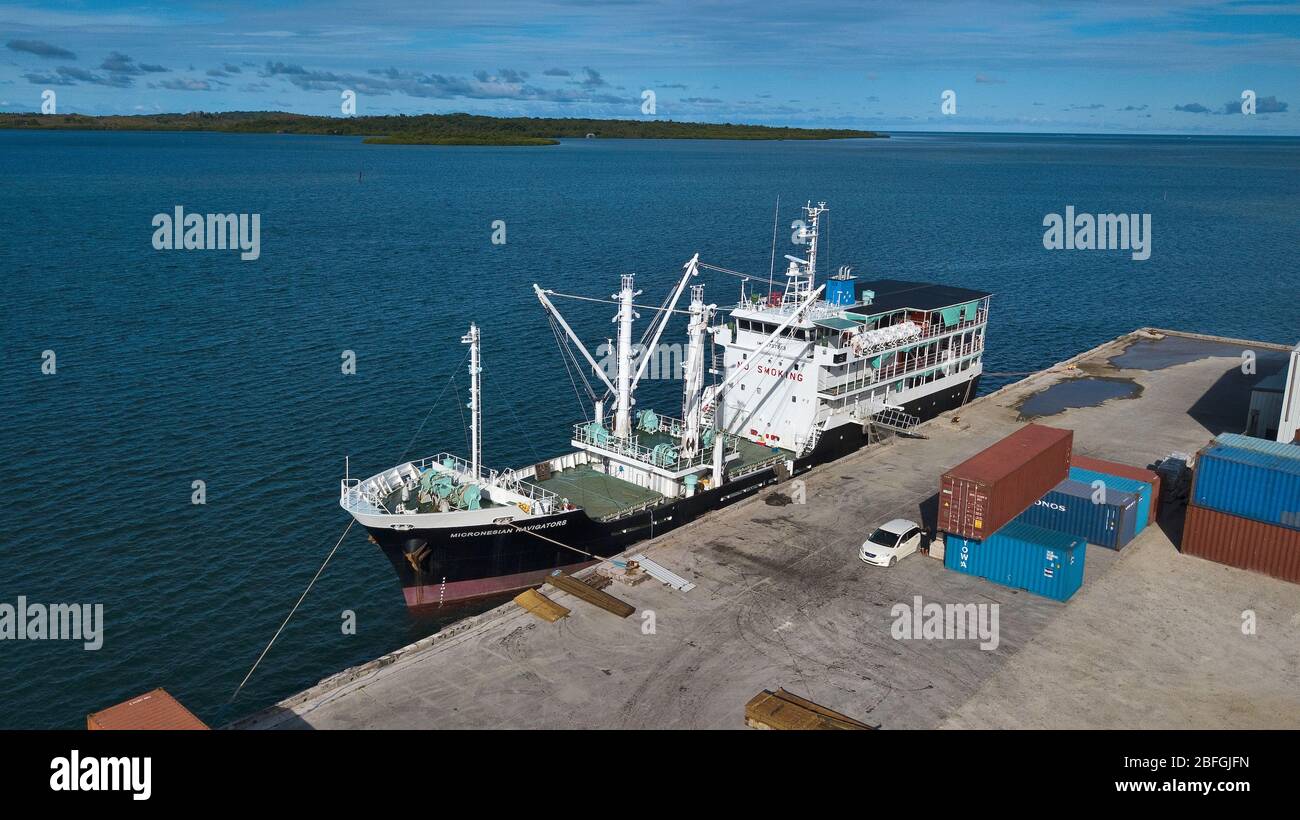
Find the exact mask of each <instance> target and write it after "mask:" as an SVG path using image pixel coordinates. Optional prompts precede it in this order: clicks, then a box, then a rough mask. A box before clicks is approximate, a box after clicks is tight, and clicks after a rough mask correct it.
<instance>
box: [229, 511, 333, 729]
mask: <svg viewBox="0 0 1300 820" xmlns="http://www.w3.org/2000/svg"><path fill="white" fill-rule="evenodd" d="M355 523H357V521H356V519H355V518H354V519H352V520H351V521H349V522H348V525H347V526H346V527H344V529H343V534H342V535H340V536H339V540H338V542H337V543H336V544H334V549H332V550H330V552H329V555H326V556H325V561H324V563H322V564H321V565H320V569H318V570H316V574H315V575H313V576H312V579H311V582H310V583H308V584H307V588H306V589H304V590H303V591H302V595H301V597H299V598H298V603H296V604H294V605H293V609H291V610H289V614H288V616H286V617H285V619H284V623H282V624H280V628H279V629H277V630H275V635H274V636H273V637H272V638H271V642H270V643H268V644H267V645H266V648H265V649H263V650H262V654H260V655H258V656H257V660H256V661H254V662H253V668H252V669H249V670H248V674H247V675H245V676H244V679H243V680H242V681H240V682H239V686H237V687H235V694H233V695H231V696H230V702H231V703H234V701H235V698H237V697H239V693H240V692H241V691H243V688H244V684H246V683H248V679H249V678H251V677H253V673H254V672H256V671H257V666H258V664H260V663H261V662H262V658H265V657H266V653H267V652H270V651H271V645H272V644H274V643H275V641H276V639H277V638H279V637H280V633H281V632H283V631H284V628H285V627H286V626H288V625H289V620H290V619H291V618H293V614H294V613H295V612H297V611H298V607H300V606H302V602H303V601H304V600H306V598H307V593H309V592H311V588H312V587H313V586H315V584H316V579H317V578H320V574H321V573H322V572H324V571H325V565H326V564H328V563H329V562H330V559H331V558H333V557H334V553H336V552H338V549H339V546H340V545H342V543H343V539H344V538H347V537H348V531H349V530H351V529H352V525H353V524H355Z"/></svg>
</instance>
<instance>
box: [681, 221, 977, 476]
mask: <svg viewBox="0 0 1300 820" xmlns="http://www.w3.org/2000/svg"><path fill="white" fill-rule="evenodd" d="M804 211H805V214H806V217H807V218H806V225H807V227H806V228H805V229H804V230H802V231H801V233H800V238H802V239H804V240H806V241H807V243H808V252H807V256H806V258H802V259H801V258H797V257H794V256H788V257H787V259H788V260H789V268H788V269H787V270H786V274H785V277H786V287H785V289H784V290H783V291H776V290H775V289H773V290H771V291H769V292H768V293H766V294H764V293H761V292H756V291H754V290H751V291H749V292H748V293H744V292H742V301H741V302H740V304H738V305H736V306H735V308H734V309H732V311H731V321H730V322H728V323H727V324H726V325H725V326H723V327H721V328H719V329H718V332H717V334H716V336H715V341H716V342H717V344H718V345H720V346H721V347H722V348H723V349H724V353H723V355H722V357H721V360H720V361H715V367H716V369H717V372H718V373H720V374H725V375H726V377H727V381H726V382H725V383H724V384H725V387H726V389H725V390H721V391H706V406H711V405H712V404H714V403H715V399H717V398H718V394H719V393H720V394H721V395H720V401H717V402H716V403H717V404H718V405H719V408H720V409H719V411H717V418H718V426H719V427H720V428H721V429H723V430H726V431H728V432H731V433H733V434H735V435H737V436H741V437H744V438H747V439H749V440H750V441H754V442H757V443H761V444H765V445H769V446H776V447H781V448H784V449H788V450H790V451H792V452H794V453H795V454H796V455H804V454H805V453H807V452H809V451H811V449H812V448H813V447H814V446H815V445H816V442H817V440H818V438H819V436H820V435H821V434H822V433H823V432H824V431H826V430H830V429H833V428H835V427H839V426H842V425H845V424H863V423H869V422H873V421H875V422H883V423H884V424H885V426H890V427H903V428H906V427H908V426H910V425H911V424H914V423H915V421H914V418H915V417H919V416H924V415H928V413H926V410H927V407H928V405H927V404H926V402H927V398H929V397H932V396H938V395H944V394H945V391H947V390H950V389H952V388H959V387H960V386H962V385H965V384H969V383H971V381H972V379H973V378H975V377H976V376H978V375H979V374H980V373H981V372H982V354H983V350H984V330H985V326H986V323H987V320H988V308H989V295H988V294H986V293H983V292H980V291H972V290H966V289H963V288H953V287H947V286H940V285H930V284H925V283H917V282H901V281H897V280H882V281H880V282H875V283H862V284H861V285H860V284H859V283H858V282H857V281H856V279H855V278H854V277H853V275H852V273H851V272H850V270H849V269H848V268H842V269H841V270H840V271H839V272H838V273H837V274H836V275H835V276H833V277H830V278H829V279H828V280H827V281H826V283H825V289H826V295H825V298H824V299H818V300H814V301H813V302H812V303H811V304H806V301H807V300H806V297H807V294H808V293H809V292H810V291H811V288H812V286H813V282H814V281H815V279H816V274H817V240H818V234H819V222H820V219H821V217H822V215H823V214H824V213H826V211H827V208H826V206H825V203H818V204H817V205H816V206H813V205H811V204H809V205H807V206H805V208H804ZM751 281H752V280H751ZM867 285H870V287H867ZM877 291H880V292H877ZM792 293H793V294H795V297H794V298H792V297H791V294H792ZM805 304H806V306H802V307H801V305H805ZM774 334H775V336H776V338H775V340H774V341H771V342H770V343H768V342H769V340H770V339H771V338H772V337H773V335H774ZM737 374H739V375H737ZM966 398H970V396H967V397H966ZM909 417H912V418H909Z"/></svg>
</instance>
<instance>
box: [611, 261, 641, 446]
mask: <svg viewBox="0 0 1300 820" xmlns="http://www.w3.org/2000/svg"><path fill="white" fill-rule="evenodd" d="M632 279H633V275H632V274H630V273H625V274H623V287H622V288H620V289H619V292H618V293H616V294H614V296H613V298H615V299H617V300H618V313H617V314H615V316H614V321H616V322H618V371H617V373H618V376H617V380H618V390H616V391H615V404H614V435H615V436H617V437H619V438H627V437H628V436H629V435H631V433H632V319H633V318H634V317H635V316H636V313H635V312H634V311H633V310H632V299H633V298H634V297H636V295H637V294H639V293H640V291H633V290H632ZM647 358H648V357H647Z"/></svg>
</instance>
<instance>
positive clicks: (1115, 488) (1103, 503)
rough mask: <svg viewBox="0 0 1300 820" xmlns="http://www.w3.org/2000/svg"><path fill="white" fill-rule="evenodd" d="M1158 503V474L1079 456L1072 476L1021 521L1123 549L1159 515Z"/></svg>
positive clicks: (1071, 460)
mask: <svg viewBox="0 0 1300 820" xmlns="http://www.w3.org/2000/svg"><path fill="white" fill-rule="evenodd" d="M1159 503H1160V476H1159V475H1157V474H1156V473H1154V472H1151V471H1150V470H1139V469H1138V468H1136V467H1129V466H1127V465H1124V464H1117V463H1116V462H1113V461H1103V460H1101V459H1097V458H1088V457H1086V456H1077V455H1076V456H1072V457H1071V459H1070V473H1069V478H1067V479H1066V480H1065V481H1062V482H1061V483H1060V484H1058V485H1056V486H1055V487H1054V488H1052V491H1051V492H1049V493H1047V494H1046V495H1044V496H1043V497H1042V498H1040V499H1038V501H1036V502H1034V504H1033V505H1032V506H1030V507H1029V509H1027V510H1025V511H1024V512H1023V513H1021V514H1020V515H1019V517H1017V518H1016V520H1017V521H1020V522H1023V523H1026V524H1033V525H1034V526H1038V527H1043V528H1044V529H1049V530H1052V531H1053V532H1061V533H1065V534H1066V535H1076V536H1078V537H1080V538H1083V539H1084V540H1086V541H1087V542H1088V543H1089V544H1096V545H1097V546H1099V547H1106V548H1107V549H1112V550H1120V549H1123V548H1124V547H1125V546H1127V545H1128V543H1129V542H1130V541H1132V540H1133V539H1134V538H1135V537H1137V535H1138V533H1140V532H1142V530H1144V529H1146V527H1147V526H1148V525H1149V524H1150V523H1151V522H1152V521H1154V520H1155V511H1156V507H1157V505H1158V504H1159Z"/></svg>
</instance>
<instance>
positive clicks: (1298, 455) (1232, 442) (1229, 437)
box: [1214, 433, 1300, 461]
mask: <svg viewBox="0 0 1300 820" xmlns="http://www.w3.org/2000/svg"><path fill="white" fill-rule="evenodd" d="M1214 440H1215V441H1216V442H1217V443H1219V444H1225V445H1227V446H1229V447H1240V448H1241V449H1243V450H1255V451H1256V452H1260V453H1268V454H1269V455H1274V456H1281V457H1282V458H1291V459H1295V460H1296V461H1300V446H1297V445H1295V444H1288V443H1286V442H1282V441H1271V440H1269V439H1266V438H1255V437H1254V436H1243V435H1241V434H1240V433H1220V434H1219V435H1217V436H1215V437H1214Z"/></svg>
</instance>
